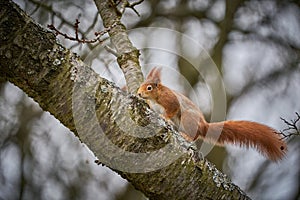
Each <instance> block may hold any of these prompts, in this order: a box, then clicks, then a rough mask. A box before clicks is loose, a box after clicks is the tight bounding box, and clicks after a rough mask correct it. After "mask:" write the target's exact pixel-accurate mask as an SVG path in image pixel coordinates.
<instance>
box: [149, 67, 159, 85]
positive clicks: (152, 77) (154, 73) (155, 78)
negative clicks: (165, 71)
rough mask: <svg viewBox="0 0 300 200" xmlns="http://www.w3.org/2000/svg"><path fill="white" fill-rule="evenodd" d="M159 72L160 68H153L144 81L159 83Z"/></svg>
mask: <svg viewBox="0 0 300 200" xmlns="http://www.w3.org/2000/svg"><path fill="white" fill-rule="evenodd" d="M161 70H162V68H161V67H154V68H153V69H152V70H151V71H150V72H149V74H148V76H147V78H146V80H147V81H148V82H153V83H156V84H158V83H160V82H161V80H160V74H161Z"/></svg>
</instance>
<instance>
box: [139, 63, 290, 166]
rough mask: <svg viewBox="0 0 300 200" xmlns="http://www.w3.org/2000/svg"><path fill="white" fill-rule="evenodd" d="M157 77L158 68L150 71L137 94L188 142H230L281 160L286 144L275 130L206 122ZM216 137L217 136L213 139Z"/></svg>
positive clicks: (248, 124)
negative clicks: (158, 111) (198, 140)
mask: <svg viewBox="0 0 300 200" xmlns="http://www.w3.org/2000/svg"><path fill="white" fill-rule="evenodd" d="M160 77H161V68H153V69H152V70H151V71H150V73H149V74H148V76H147V78H146V80H145V81H144V83H142V84H141V86H140V88H139V89H138V92H137V93H138V95H139V96H140V97H142V98H144V99H146V100H147V103H148V104H149V106H150V108H155V106H157V104H158V105H159V106H160V107H161V108H162V110H163V117H164V118H165V119H166V120H168V121H171V123H172V124H173V125H175V126H176V127H177V128H178V130H179V132H180V133H181V135H182V136H183V137H184V138H185V139H186V140H187V141H189V142H192V141H195V140H197V139H198V138H202V139H203V140H204V141H208V142H214V143H216V144H217V145H220V146H222V145H224V143H229V144H239V145H241V146H242V145H243V146H246V147H255V148H256V149H257V150H258V151H259V152H260V153H262V154H263V155H265V156H267V157H268V158H269V159H270V160H273V161H276V160H279V159H282V158H283V157H284V155H285V153H286V150H287V146H286V143H285V142H284V141H283V140H281V138H280V135H279V133H278V132H277V131H275V130H274V129H272V128H270V127H268V126H265V125H263V124H259V123H256V122H250V121H231V120H230V121H224V122H214V123H208V122H206V120H205V118H204V116H203V114H202V112H201V110H200V109H199V108H198V107H197V106H196V105H195V104H194V103H193V102H192V101H191V100H189V99H188V98H187V97H185V96H184V95H182V94H180V93H178V92H175V91H174V90H171V89H170V88H168V87H166V86H164V85H163V84H162V83H161V78H160ZM153 103H154V104H153ZM208 132H209V134H207V133H208ZM220 133H221V134H220ZM218 134H220V135H219V137H216V136H218Z"/></svg>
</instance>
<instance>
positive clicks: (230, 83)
mask: <svg viewBox="0 0 300 200" xmlns="http://www.w3.org/2000/svg"><path fill="white" fill-rule="evenodd" d="M18 3H19V4H21V6H22V8H24V9H25V10H26V11H27V12H28V13H31V16H32V17H34V19H36V20H37V21H39V23H41V24H43V25H45V26H46V25H47V24H54V25H55V26H56V27H57V28H58V29H59V30H61V31H63V32H65V33H68V34H73V33H74V27H73V25H74V22H75V19H76V18H79V19H80V22H81V23H80V26H79V34H82V35H84V36H85V37H86V38H88V37H90V38H92V37H94V32H95V30H103V27H101V23H99V20H100V19H99V16H98V15H97V10H96V7H95V6H94V5H93V2H89V1H86V2H85V3H83V2H76V1H75V2H74V1H64V2H59V1H58V2H56V1H51V2H47V1H43V2H37V1H25V2H23V1H21V2H18ZM119 8H120V9H121V10H122V2H121V3H120V6H119ZM135 9H136V10H137V11H138V12H139V13H140V15H141V16H140V17H138V16H136V14H135V12H134V11H133V10H130V9H128V10H127V9H126V10H125V12H124V14H123V18H122V20H123V22H124V23H125V24H126V26H127V27H128V29H134V28H137V27H148V26H158V27H167V28H171V29H173V30H178V31H180V32H183V33H185V34H188V35H189V36H190V37H192V38H193V39H195V40H196V41H198V42H199V43H201V44H202V46H203V47H204V48H205V49H207V50H208V51H209V52H210V54H211V55H212V58H213V59H214V61H215V63H216V65H217V66H218V68H219V69H220V71H221V73H222V75H223V77H224V81H225V84H226V89H227V107H228V111H229V112H228V115H227V118H230V119H250V120H254V121H259V122H263V123H266V124H269V125H271V126H273V127H274V128H277V129H283V128H284V126H285V124H284V123H282V122H281V121H280V119H279V117H280V116H281V117H284V118H286V119H292V118H294V116H293V113H294V112H295V111H297V110H299V103H298V101H297V99H299V98H298V96H299V92H297V91H298V90H299V88H298V87H299V86H298V84H297V83H298V82H299V81H298V80H299V45H300V38H299V37H298V34H297V33H298V32H299V29H300V25H299V18H300V14H299V13H300V12H299V4H298V3H297V2H296V1H295V2H293V1H235V3H230V2H229V1H222V0H219V1H144V2H143V3H142V4H139V5H138V6H135ZM62 13H63V14H62ZM74 13H76V14H74ZM91 22H92V23H91ZM146 34H148V35H149V36H148V37H145V38H146V39H144V40H143V42H145V43H155V42H157V43H159V42H161V41H155V38H154V39H153V38H151V34H153V33H151V32H148V33H146ZM132 37H133V36H132ZM166 38H167V39H165V40H166V41H167V42H169V45H170V46H171V47H172V48H174V49H179V50H180V51H181V52H182V54H183V55H188V56H189V57H191V59H197V57H198V56H199V55H200V50H197V49H192V50H191V49H189V46H186V45H184V43H183V42H182V41H183V40H182V41H178V40H177V41H172V40H170V39H168V36H167V35H166ZM62 42H63V43H64V45H67V46H69V47H70V48H72V50H73V51H75V52H77V53H78V54H79V55H80V56H81V57H82V58H85V57H87V56H88V55H89V52H90V51H92V50H93V48H95V47H94V45H90V44H88V45H84V44H82V43H74V42H73V43H72V42H70V41H68V40H62ZM101 55H103V56H102V57H101V56H100V57H98V58H96V59H97V60H96V61H95V63H93V64H94V65H93V68H94V69H95V70H96V71H97V72H99V73H101V75H103V73H102V72H103V68H100V67H99V66H106V67H107V70H106V73H107V72H108V73H107V74H108V75H107V74H104V76H105V77H107V78H110V79H111V80H114V81H116V82H118V81H119V79H120V78H119V77H120V76H121V72H120V71H119V70H117V69H116V68H117V67H112V66H113V65H114V63H115V58H114V56H112V55H111V54H110V55H108V56H107V54H101ZM157 60H163V61H162V63H160V64H163V65H167V66H172V67H174V69H177V70H179V71H180V72H181V73H182V74H183V75H184V77H185V78H186V79H187V80H188V82H189V83H190V84H191V85H192V86H193V89H194V91H196V93H197V94H198V95H199V96H200V94H201V104H200V105H199V106H200V107H201V109H202V110H203V111H204V112H205V114H206V116H207V118H209V115H210V111H211V108H212V107H211V103H210V99H211V98H210V96H209V92H208V89H207V86H206V84H205V82H204V81H203V77H201V76H199V74H197V73H194V71H193V68H192V67H190V66H189V65H190V64H189V63H188V62H186V60H184V59H182V58H181V57H177V56H173V57H170V55H164V54H162V53H161V52H155V51H146V50H144V51H142V58H141V61H142V63H143V64H144V65H145V64H147V63H157ZM103 63H104V65H103ZM143 64H142V66H143ZM165 80H166V82H167V83H168V84H169V85H171V86H172V87H174V88H175V89H178V90H181V91H182V92H184V93H185V94H186V95H188V96H189V95H190V92H192V91H189V90H188V88H187V87H186V86H185V85H184V84H182V82H179V81H178V80H177V79H176V77H175V79H174V78H173V79H168V78H167V77H166V79H165ZM118 83H119V84H120V86H123V85H124V84H125V82H124V80H121V81H120V82H118ZM1 91H2V95H1V106H0V108H1V110H3V111H1V118H2V119H1V122H2V124H3V125H2V126H3V128H2V127H1V130H2V131H1V135H2V136H1V166H0V167H1V168H2V169H3V170H2V172H3V174H2V177H3V179H2V180H9V182H6V184H3V187H1V190H0V191H1V194H2V196H1V197H2V198H5V199H7V198H11V199H13V198H14V197H18V195H19V194H17V193H12V192H11V191H12V189H11V188H12V187H14V186H15V185H14V184H17V185H18V184H20V185H21V187H20V188H21V189H20V194H21V195H23V196H24V198H28V199H33V198H30V197H34V196H35V197H39V198H38V199H40V198H43V199H51V198H53V199H59V198H60V197H61V198H65V196H63V195H64V194H66V192H65V191H69V192H68V193H67V194H68V195H69V196H68V197H67V198H72V197H73V198H81V197H82V198H85V199H86V198H91V199H93V198H95V197H98V198H99V197H100V195H103V197H101V198H107V199H112V198H113V197H112V196H111V195H115V194H116V193H118V192H120V191H123V192H124V191H126V190H125V187H126V182H125V181H123V180H122V181H121V183H120V181H112V182H109V181H107V180H105V181H103V176H100V175H99V174H100V173H101V174H109V175H108V176H109V178H108V180H112V178H111V177H114V174H112V173H111V171H109V170H105V172H103V170H104V169H103V168H101V169H99V167H97V166H95V165H88V164H87V163H91V162H93V158H92V157H91V155H89V154H88V153H87V151H86V150H85V147H81V146H82V145H81V144H80V143H79V142H78V141H77V140H76V139H74V138H73V137H72V136H71V135H70V134H57V131H58V130H59V131H66V132H67V130H65V129H64V128H62V127H60V128H56V127H57V124H58V123H57V121H55V120H53V118H51V117H50V116H49V115H48V114H45V113H41V110H40V109H37V108H36V104H32V103H29V102H30V100H28V98H27V97H24V95H23V94H22V93H21V92H20V91H19V90H17V89H15V88H13V87H12V86H11V85H10V84H8V83H5V84H4V83H3V84H2V90H1ZM192 98H194V99H197V97H195V96H194V97H193V96H192ZM217 98H218V96H213V99H217ZM11 99H16V100H15V101H11ZM253 99H255V101H253ZM33 105H34V106H33ZM28 107H29V108H28ZM30 109H32V110H33V111H32V112H30ZM258 111H260V112H258ZM27 112H28V113H27ZM49 118H50V119H51V120H52V121H54V122H53V125H52V122H51V123H49ZM54 124H55V125H54ZM62 137H63V138H62ZM298 140H299V138H297V137H295V138H291V139H290V141H289V153H288V155H287V158H286V159H285V160H284V161H282V162H280V163H278V164H274V163H270V162H268V161H266V160H265V159H263V158H261V157H259V156H258V155H257V154H256V153H255V152H252V151H243V150H241V149H236V148H233V147H228V151H229V152H230V154H229V156H228V157H227V159H226V160H225V161H223V159H222V158H224V157H225V156H224V154H225V151H224V149H217V150H214V151H213V152H212V153H211V154H210V155H209V159H210V160H212V161H213V163H216V164H217V166H218V167H219V168H222V167H223V170H224V171H226V172H227V173H229V174H231V177H232V179H233V181H234V182H235V183H237V184H238V185H239V186H241V187H242V189H244V190H245V191H246V192H247V193H248V194H249V195H250V196H251V197H253V198H254V199H269V198H270V197H272V199H276V198H278V199H297V198H299V167H297V166H298V165H297V163H299V153H297V152H299V151H298V150H297V149H299V141H298ZM71 141H73V142H71ZM66 143H67V144H68V143H70V145H67V144H66ZM71 143H72V144H71ZM78 147H80V149H83V150H80V151H77V150H76V149H77V148H78ZM70 149H72V150H70ZM75 152H76V154H75ZM220 152H221V153H220ZM66 154H67V155H66ZM12 158H14V159H13V160H14V161H15V162H13V164H14V165H12V162H11V161H12ZM80 158H81V159H80ZM220 158H221V159H220ZM51 160H55V161H56V162H51ZM60 160H61V162H58V161H60ZM57 163H59V164H57ZM52 164H53V166H51V165H52ZM254 166H255V167H254ZM290 166H293V167H292V169H291V167H290ZM14 167H15V168H18V169H22V170H16V169H15V168H14ZM246 167H249V169H245V168H246ZM16 171H19V172H21V173H20V174H15V173H16ZM31 171H32V172H33V173H32V174H30V173H29V172H31ZM66 172H67V175H63V174H65V173H66ZM246 172H248V173H246ZM270 174H272V176H270ZM83 177H84V178H83ZM20 180H21V181H20ZM45 180H47V181H45ZM113 180H115V178H113ZM275 180H276V181H275ZM278 180H280V181H278ZM3 183H4V181H3ZM7 183H9V184H7ZM82 183H86V184H82ZM115 184H118V185H119V186H120V189H117V187H116V185H115ZM10 185H11V186H10ZM82 185H84V186H82ZM99 186H100V188H104V189H103V191H105V192H106V193H107V196H106V195H105V194H104V192H103V191H100V190H99ZM14 188H15V187H14ZM53 191H56V192H53ZM260 191H264V192H263V193H262V192H260ZM85 195H89V196H85ZM274 196H275V197H274Z"/></svg>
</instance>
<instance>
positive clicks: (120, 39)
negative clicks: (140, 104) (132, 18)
mask: <svg viewBox="0 0 300 200" xmlns="http://www.w3.org/2000/svg"><path fill="white" fill-rule="evenodd" d="M94 2H95V4H96V6H97V8H98V11H99V13H100V15H101V18H102V20H103V25H104V27H105V28H108V27H111V26H112V25H113V24H116V25H115V26H114V27H113V28H112V29H111V30H110V31H109V32H108V34H109V36H110V38H111V42H112V44H113V46H114V47H115V48H116V51H117V54H118V55H119V56H118V59H117V61H118V63H119V65H120V67H121V69H122V71H123V73H124V76H125V79H126V83H127V88H128V91H129V92H131V93H135V92H136V91H137V90H138V88H139V86H140V84H141V83H142V82H143V74H142V72H141V67H140V64H139V55H140V53H139V51H138V50H137V49H136V48H135V47H134V46H133V45H132V43H131V41H130V40H129V38H128V35H127V32H126V31H127V30H126V28H125V26H124V25H123V24H122V23H121V21H120V20H121V16H120V15H119V13H118V10H117V8H116V5H114V4H113V3H112V2H111V1H108V0H94Z"/></svg>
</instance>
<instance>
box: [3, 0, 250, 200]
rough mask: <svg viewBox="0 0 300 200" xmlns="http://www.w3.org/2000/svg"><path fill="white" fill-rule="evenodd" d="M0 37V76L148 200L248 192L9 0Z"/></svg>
mask: <svg viewBox="0 0 300 200" xmlns="http://www.w3.org/2000/svg"><path fill="white" fill-rule="evenodd" d="M0 44H1V47H0V76H1V77H5V78H6V79H7V80H9V81H10V82H12V83H14V84H15V85H17V86H18V87H20V88H21V89H22V90H23V91H24V92H25V93H27V94H28V95H29V96H30V97H32V98H33V99H34V100H35V101H37V102H38V103H39V105H40V106H41V107H42V108H43V110H45V111H49V112H50V113H51V114H52V115H54V116H55V117H56V118H57V119H58V120H60V122H61V123H63V124H64V125H65V126H66V127H68V128H69V129H70V130H72V131H73V132H74V133H75V134H76V135H77V136H78V137H79V139H80V140H81V141H82V142H84V143H85V144H86V145H87V146H88V147H89V148H90V149H91V150H92V151H93V152H94V153H95V155H96V156H97V157H98V159H99V161H100V162H101V163H103V164H105V165H107V166H108V167H110V168H112V169H113V170H114V171H116V172H118V173H119V174H120V175H121V176H122V177H124V178H126V179H127V180H128V181H130V182H131V183H132V184H133V185H134V186H135V187H136V188H137V189H138V190H140V191H142V192H143V193H144V194H145V195H146V196H148V197H149V198H150V199H249V198H248V197H247V196H246V195H245V194H244V193H243V192H242V191H241V190H240V189H239V188H238V187H237V186H235V185H234V184H232V183H231V182H230V181H229V180H228V179H227V178H226V176H225V175H223V174H222V173H220V172H219V171H217V170H216V169H215V168H214V166H213V165H212V164H210V163H209V162H207V161H203V160H200V161H193V160H192V159H191V158H190V156H188V154H187V153H186V152H185V151H183V150H181V148H180V147H179V146H178V142H176V141H177V140H176V139H175V137H173V136H171V134H176V133H174V131H173V130H172V129H170V127H168V126H167V125H166V124H165V123H163V121H162V120H160V119H159V118H157V116H155V115H154V114H153V113H152V112H150V111H149V110H148V109H147V106H146V104H144V103H143V101H140V100H139V99H137V98H136V97H135V96H128V95H126V94H125V93H123V92H122V91H121V90H120V89H118V88H116V87H115V86H114V85H113V83H110V82H108V81H107V80H105V79H103V78H101V77H99V76H98V75H97V74H96V73H95V72H94V71H93V70H92V69H91V68H90V67H88V66H86V65H85V64H84V63H83V62H82V61H81V60H80V59H79V58H78V56H76V55H75V54H73V53H72V52H70V51H69V50H68V49H65V48H64V47H63V46H61V45H60V44H59V43H57V40H56V38H55V35H54V34H53V33H52V32H49V31H47V30H45V29H44V28H42V27H41V26H39V25H37V24H36V23H35V22H33V21H32V20H31V19H30V18H29V17H28V16H26V14H25V13H24V12H23V11H22V10H21V9H20V8H19V7H18V6H17V5H15V4H14V3H13V2H11V1H0ZM95 119H96V120H95ZM146 133H148V134H147V135H148V136H149V137H147V138H139V137H136V136H138V135H141V134H146ZM116 147H117V148H116ZM116 149H117V151H116ZM154 152H156V154H155V156H153V153H154ZM132 155H133V156H132ZM136 155H138V156H136ZM178 155H179V156H178ZM130 156H131V157H130ZM172 156H173V157H172ZM178 157H179V158H178ZM174 158H178V159H174ZM168 162H169V163H171V164H169V165H164V164H165V163H168ZM154 169H156V170H155V171H153V170H154ZM130 170H132V171H130ZM134 170H135V172H138V173H134Z"/></svg>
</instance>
